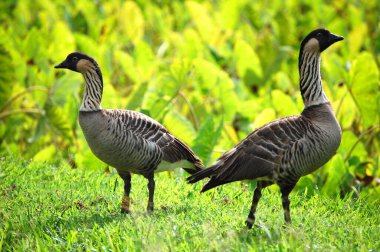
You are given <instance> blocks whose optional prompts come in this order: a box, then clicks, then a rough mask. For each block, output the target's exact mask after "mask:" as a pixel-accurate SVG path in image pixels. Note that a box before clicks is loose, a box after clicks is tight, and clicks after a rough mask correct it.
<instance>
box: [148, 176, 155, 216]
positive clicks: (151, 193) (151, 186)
mask: <svg viewBox="0 0 380 252" xmlns="http://www.w3.org/2000/svg"><path fill="white" fill-rule="evenodd" d="M147 179H148V190H149V199H148V207H147V210H148V212H153V209H154V202H153V198H154V188H155V185H156V184H155V182H154V176H153V175H150V176H149V177H147Z"/></svg>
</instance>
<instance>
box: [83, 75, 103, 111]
mask: <svg viewBox="0 0 380 252" xmlns="http://www.w3.org/2000/svg"><path fill="white" fill-rule="evenodd" d="M82 74H83V77H84V80H85V82H86V84H85V89H84V96H83V100H82V105H81V107H80V111H99V110H101V109H102V108H101V106H100V103H101V101H102V95H103V77H102V73H101V71H100V69H99V68H98V67H94V68H89V69H87V71H86V72H82Z"/></svg>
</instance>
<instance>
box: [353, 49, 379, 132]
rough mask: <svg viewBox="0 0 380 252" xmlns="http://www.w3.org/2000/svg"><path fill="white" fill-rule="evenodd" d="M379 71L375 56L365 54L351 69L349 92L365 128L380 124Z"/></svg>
mask: <svg viewBox="0 0 380 252" xmlns="http://www.w3.org/2000/svg"><path fill="white" fill-rule="evenodd" d="M379 83H380V80H379V69H378V67H377V65H376V62H375V59H374V58H373V56H372V55H371V54H370V53H368V52H364V53H361V54H360V55H359V56H358V57H357V58H356V59H355V60H354V62H353V64H352V68H351V69H350V83H349V86H348V88H349V90H350V91H351V95H352V97H353V99H354V100H355V102H356V104H357V106H358V108H359V109H360V112H361V115H360V116H361V117H362V119H363V124H364V127H366V128H367V127H369V126H370V125H373V124H375V123H379V116H380V102H379V101H380V95H379Z"/></svg>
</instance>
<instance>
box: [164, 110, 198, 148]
mask: <svg viewBox="0 0 380 252" xmlns="http://www.w3.org/2000/svg"><path fill="white" fill-rule="evenodd" d="M163 124H164V125H165V127H166V128H167V129H168V130H169V132H170V133H172V134H173V135H175V136H176V137H178V138H179V139H181V140H182V141H184V142H185V143H187V144H188V145H192V143H193V140H194V138H195V136H196V131H195V129H194V126H193V125H192V124H191V122H190V121H189V120H188V119H187V118H186V117H184V116H183V115H181V114H179V113H178V112H175V111H170V112H168V113H167V114H166V116H165V119H164V122H163Z"/></svg>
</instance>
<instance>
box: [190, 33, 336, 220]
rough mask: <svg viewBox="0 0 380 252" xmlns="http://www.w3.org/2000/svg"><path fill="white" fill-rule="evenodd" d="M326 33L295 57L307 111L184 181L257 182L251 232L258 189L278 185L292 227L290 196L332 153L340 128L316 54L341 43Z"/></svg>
mask: <svg viewBox="0 0 380 252" xmlns="http://www.w3.org/2000/svg"><path fill="white" fill-rule="evenodd" d="M342 39H343V38H342V37H339V36H336V35H334V34H331V33H330V32H329V31H327V30H325V29H318V30H315V31H313V32H312V33H310V34H309V35H308V36H307V37H306V38H305V39H304V40H303V42H302V44H301V50H300V56H299V71H300V90H301V95H302V98H303V101H304V104H305V108H304V110H303V111H302V113H301V114H300V115H297V116H290V117H285V118H281V119H278V120H275V121H272V122H270V123H268V124H266V125H264V126H263V127H261V128H259V129H257V130H255V131H254V132H252V133H251V134H250V135H248V136H247V137H246V138H245V139H244V140H243V141H241V142H240V143H239V144H238V145H237V146H235V147H234V148H232V149H231V150H229V151H227V152H226V153H224V154H223V155H222V156H221V157H220V158H219V159H218V160H217V161H216V162H215V163H214V164H212V165H211V166H210V167H209V168H207V169H204V170H201V171H199V172H197V173H195V174H193V175H192V176H191V177H189V178H188V181H189V182H190V183H195V182H197V181H199V180H201V179H203V178H206V177H211V179H210V180H209V181H208V183H207V184H206V185H205V186H204V187H203V189H202V192H204V191H207V190H210V189H212V188H214V187H216V186H219V185H222V184H226V183H230V182H233V181H239V180H246V179H248V180H252V179H256V180H257V181H258V183H257V188H256V189H255V192H254V196H253V200H252V206H251V211H250V213H249V215H248V218H247V221H246V224H247V225H248V227H252V225H253V223H254V221H255V212H256V207H257V204H258V201H259V200H260V197H261V189H263V188H265V187H267V186H269V185H271V184H274V183H275V184H277V185H279V186H280V189H281V193H282V203H283V208H284V217H285V221H286V222H290V210H289V198H288V195H289V193H290V192H291V191H292V190H293V188H294V186H295V185H296V183H297V181H298V180H299V178H300V177H302V176H305V175H307V174H310V173H312V172H313V171H315V170H316V169H318V168H319V167H321V166H322V165H324V164H325V163H326V162H327V161H329V160H330V158H331V157H332V156H333V155H334V154H335V152H336V150H337V149H338V147H339V145H340V141H341V136H342V133H341V128H340V126H339V123H338V121H337V119H336V117H335V115H334V111H333V109H332V107H331V104H330V102H329V100H328V99H327V97H326V95H325V94H324V92H323V89H322V84H321V78H320V57H319V55H320V53H321V52H322V51H323V50H325V49H326V48H327V47H329V46H330V45H331V44H333V43H335V42H337V41H339V40H342Z"/></svg>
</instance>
